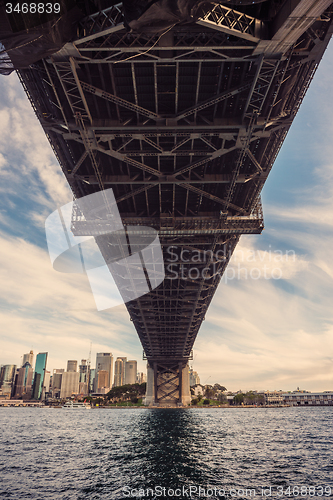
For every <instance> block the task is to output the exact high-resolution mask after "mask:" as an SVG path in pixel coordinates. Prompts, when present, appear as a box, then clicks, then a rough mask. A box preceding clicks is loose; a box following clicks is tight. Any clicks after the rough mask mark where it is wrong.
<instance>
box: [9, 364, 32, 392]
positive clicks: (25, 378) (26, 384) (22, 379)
mask: <svg viewBox="0 0 333 500" xmlns="http://www.w3.org/2000/svg"><path fill="white" fill-rule="evenodd" d="M32 375H33V369H32V366H31V365H30V363H29V362H28V361H26V362H25V363H24V365H23V366H22V367H21V368H19V369H18V371H17V375H16V380H15V389H14V391H13V392H14V397H15V398H24V399H30V398H31V383H32Z"/></svg>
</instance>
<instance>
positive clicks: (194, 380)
mask: <svg viewBox="0 0 333 500" xmlns="http://www.w3.org/2000/svg"><path fill="white" fill-rule="evenodd" d="M189 375H190V386H191V387H192V386H193V385H197V384H200V377H199V375H198V373H197V372H195V371H194V370H193V368H189Z"/></svg>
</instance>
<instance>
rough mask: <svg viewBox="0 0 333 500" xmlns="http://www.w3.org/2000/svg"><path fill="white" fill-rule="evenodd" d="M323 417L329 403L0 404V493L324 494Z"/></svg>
mask: <svg viewBox="0 0 333 500" xmlns="http://www.w3.org/2000/svg"><path fill="white" fill-rule="evenodd" d="M332 424H333V409H332V407H328V408H325V407H320V408H315V407H311V408H230V409H228V408H226V409H224V408H223V409H222V408H211V409H119V410H117V409H93V410H91V411H83V410H82V411H79V410H78V411H65V410H61V409H39V408H1V409H0V429H1V431H0V498H1V500H3V499H7V498H8V499H13V500H25V499H36V500H37V499H38V500H49V499H50V500H51V499H52V500H87V499H88V500H95V499H96V500H97V499H103V500H107V499H112V500H113V499H124V498H137V497H143V498H150V499H153V498H181V499H183V498H192V499H198V498H207V497H210V498H221V499H223V498H228V499H229V498H238V499H240V498H242V499H244V498H254V497H255V498H269V497H271V498H283V499H284V498H289V499H291V498H314V497H323V498H333V436H332ZM302 488H303V489H302Z"/></svg>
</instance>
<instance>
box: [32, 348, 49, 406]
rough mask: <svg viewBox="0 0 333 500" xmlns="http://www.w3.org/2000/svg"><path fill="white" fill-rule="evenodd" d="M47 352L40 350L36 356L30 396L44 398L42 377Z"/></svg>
mask: <svg viewBox="0 0 333 500" xmlns="http://www.w3.org/2000/svg"><path fill="white" fill-rule="evenodd" d="M47 354H48V353H47V352H40V353H38V354H37V356H36V365H35V376H34V382H33V385H32V398H33V399H44V394H45V390H44V378H45V370H46V362H47Z"/></svg>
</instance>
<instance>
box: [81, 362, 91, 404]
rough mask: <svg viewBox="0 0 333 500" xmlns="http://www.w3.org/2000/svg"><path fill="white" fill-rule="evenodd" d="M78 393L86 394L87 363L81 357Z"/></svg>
mask: <svg viewBox="0 0 333 500" xmlns="http://www.w3.org/2000/svg"><path fill="white" fill-rule="evenodd" d="M79 374H80V376H79V393H80V394H82V395H84V396H85V395H87V394H88V391H89V389H88V377H89V373H88V364H87V360H86V359H81V364H80V365H79Z"/></svg>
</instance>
